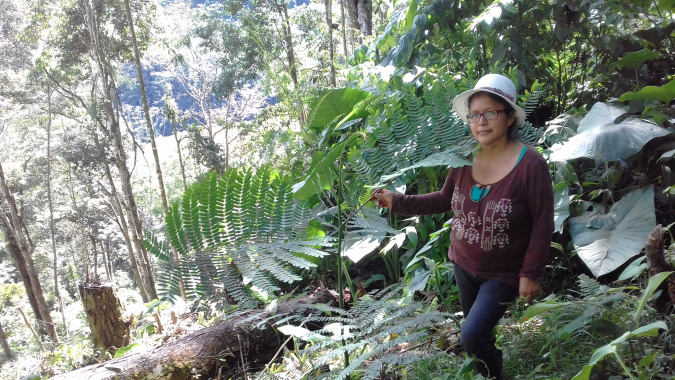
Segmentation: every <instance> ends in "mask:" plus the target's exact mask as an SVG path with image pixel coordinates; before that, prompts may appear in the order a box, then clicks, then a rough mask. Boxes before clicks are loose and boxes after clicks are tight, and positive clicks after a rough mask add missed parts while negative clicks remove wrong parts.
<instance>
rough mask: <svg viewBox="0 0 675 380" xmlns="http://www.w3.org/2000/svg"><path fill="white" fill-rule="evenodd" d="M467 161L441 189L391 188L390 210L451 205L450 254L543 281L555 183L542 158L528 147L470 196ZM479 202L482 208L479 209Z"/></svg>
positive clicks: (502, 273)
mask: <svg viewBox="0 0 675 380" xmlns="http://www.w3.org/2000/svg"><path fill="white" fill-rule="evenodd" d="M475 184H476V182H475V181H474V180H473V177H472V175H471V167H470V166H465V167H462V168H457V169H450V173H448V177H447V179H446V180H445V183H444V184H443V188H442V189H441V190H440V191H437V192H433V193H429V194H424V195H402V194H395V195H394V199H393V202H392V209H391V212H393V213H395V214H400V215H429V214H441V213H445V212H447V211H449V210H452V211H453V220H452V232H451V235H450V242H451V246H450V249H449V252H448V256H449V257H450V260H451V261H453V262H454V263H456V264H458V265H460V266H461V267H463V268H465V269H466V270H468V271H469V272H471V273H472V274H473V275H475V276H479V277H482V278H486V279H494V280H499V281H503V282H506V283H508V284H511V285H513V286H515V287H518V286H519V282H520V277H527V278H530V279H532V280H534V281H537V282H541V281H542V280H543V277H544V270H545V267H546V262H547V260H548V252H549V249H550V247H551V238H552V235H553V229H554V222H553V185H552V182H551V177H550V174H549V171H548V166H547V164H546V161H545V160H544V158H543V157H541V155H540V154H539V153H538V152H537V151H535V150H532V149H531V148H528V149H527V151H526V152H525V154H524V155H523V157H522V158H521V159H520V161H519V162H518V163H517V164H516V166H515V167H514V168H513V169H512V170H511V172H509V174H507V175H506V177H504V178H502V179H501V180H500V181H498V182H496V183H494V184H492V185H491V186H490V189H489V191H488V193H487V195H485V196H484V197H483V199H482V200H481V201H474V200H472V199H471V196H470V195H471V189H472V187H473V186H474V185H475ZM479 206H480V209H479Z"/></svg>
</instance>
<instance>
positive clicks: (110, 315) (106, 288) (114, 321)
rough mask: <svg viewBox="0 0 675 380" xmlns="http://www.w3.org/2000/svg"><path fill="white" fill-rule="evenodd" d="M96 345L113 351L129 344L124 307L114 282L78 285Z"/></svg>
mask: <svg viewBox="0 0 675 380" xmlns="http://www.w3.org/2000/svg"><path fill="white" fill-rule="evenodd" d="M78 290H79V291H80V297H81V298H82V304H83V306H84V312H85V313H86V315H87V323H89V328H91V339H92V341H93V342H94V346H95V347H98V348H103V349H105V350H109V349H112V350H113V351H114V350H116V349H118V348H120V347H123V346H126V345H128V344H129V337H128V329H127V325H126V323H124V318H123V316H122V313H123V309H122V304H121V303H120V300H119V299H118V298H117V295H116V294H115V288H114V286H113V283H112V282H93V283H92V282H89V283H81V284H80V286H79V287H78Z"/></svg>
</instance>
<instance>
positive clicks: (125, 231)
mask: <svg viewBox="0 0 675 380" xmlns="http://www.w3.org/2000/svg"><path fill="white" fill-rule="evenodd" d="M93 137H94V143H95V144H96V148H97V149H98V151H99V155H100V159H101V162H103V168H104V169H105V176H106V178H107V179H108V186H110V194H109V198H110V203H111V204H112V207H113V209H114V210H115V214H116V215H117V221H118V223H119V226H120V230H121V232H122V237H124V243H125V245H126V246H127V252H129V260H130V261H131V269H132V270H133V272H134V278H135V279H136V286H138V289H139V291H140V293H141V298H142V299H143V302H144V303H148V302H150V301H152V299H151V298H150V297H149V296H148V291H147V285H146V284H145V282H144V281H143V278H145V276H144V275H143V272H142V271H143V268H141V267H140V265H139V263H138V262H137V261H136V254H135V253H134V248H133V246H132V244H131V238H130V237H129V226H128V225H127V219H126V218H125V216H124V210H123V209H122V204H121V202H120V198H119V195H118V194H117V187H116V186H115V181H113V177H112V173H111V172H110V166H109V165H108V160H107V159H106V156H105V152H104V151H103V147H102V146H101V143H100V142H99V140H98V134H97V133H96V129H94V130H93Z"/></svg>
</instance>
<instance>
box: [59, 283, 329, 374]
mask: <svg viewBox="0 0 675 380" xmlns="http://www.w3.org/2000/svg"><path fill="white" fill-rule="evenodd" d="M336 297H337V296H336V295H335V294H334V293H332V292H330V291H328V290H320V291H318V292H316V293H314V294H312V295H309V296H307V297H304V298H300V299H298V300H291V301H288V302H285V303H283V304H281V305H279V307H278V308H277V312H276V314H277V315H279V316H282V315H294V314H295V315H302V314H306V313H307V311H308V306H309V305H312V304H328V303H334V302H336ZM270 317H271V315H270V314H269V313H268V312H264V311H253V312H251V313H248V314H243V315H239V316H237V317H234V318H231V319H228V320H225V321H223V322H221V323H219V324H216V325H214V326H211V327H207V328H204V329H202V330H199V331H196V332H194V333H192V334H190V335H186V336H184V337H181V338H179V339H177V340H176V341H174V342H171V343H167V344H165V345H163V346H160V347H156V348H154V349H152V350H150V351H147V352H139V353H130V354H128V355H126V356H123V357H121V358H118V359H113V360H110V361H107V362H104V363H100V364H95V365H91V366H87V367H83V368H80V369H77V370H74V371H71V372H66V373H63V374H61V375H57V376H54V377H51V379H52V380H113V379H114V380H127V379H128V380H132V379H133V380H137V379H138V380H140V379H143V380H159V379H167V380H168V379H170V380H184V379H192V378H196V377H195V375H198V374H203V375H210V376H214V374H215V373H216V372H217V370H218V367H219V366H220V365H221V362H226V363H227V365H228V366H230V367H234V366H236V365H237V362H241V361H242V360H243V361H245V362H246V363H249V364H251V363H265V362H266V361H268V360H270V359H271V358H272V356H273V355H274V353H275V352H276V351H277V350H278V349H279V347H280V346H281V344H282V342H283V341H284V337H280V336H278V335H277V331H276V330H275V329H274V328H273V327H272V323H273V321H265V320H266V319H268V318H270ZM261 322H262V323H261Z"/></svg>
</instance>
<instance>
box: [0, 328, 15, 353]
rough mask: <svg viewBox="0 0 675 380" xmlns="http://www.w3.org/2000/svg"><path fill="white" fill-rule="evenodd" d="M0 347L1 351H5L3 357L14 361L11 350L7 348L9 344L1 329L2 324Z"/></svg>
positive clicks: (3, 330)
mask: <svg viewBox="0 0 675 380" xmlns="http://www.w3.org/2000/svg"><path fill="white" fill-rule="evenodd" d="M0 345H1V346H2V349H3V350H4V351H5V356H7V359H9V360H14V354H12V350H11V349H10V348H9V343H8V342H7V335H6V334H5V329H3V328H2V323H0Z"/></svg>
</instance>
